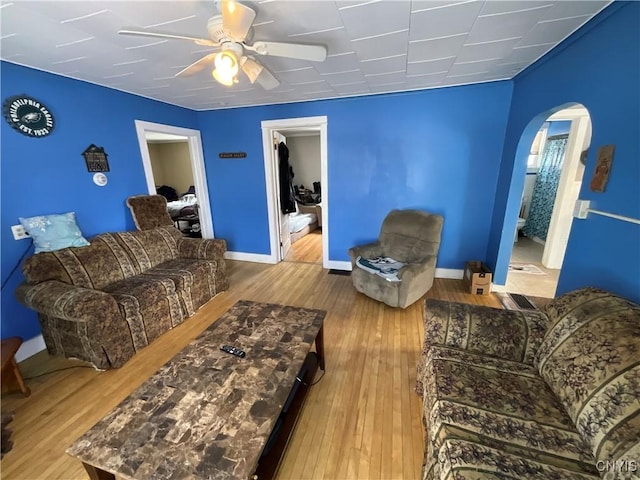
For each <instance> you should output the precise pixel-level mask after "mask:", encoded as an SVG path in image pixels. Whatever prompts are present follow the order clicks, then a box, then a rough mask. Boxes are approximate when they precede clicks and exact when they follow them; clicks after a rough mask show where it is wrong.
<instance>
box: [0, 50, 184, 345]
mask: <svg viewBox="0 0 640 480" xmlns="http://www.w3.org/2000/svg"><path fill="white" fill-rule="evenodd" d="M0 67H1V68H2V77H1V85H0V86H1V90H2V100H3V101H4V99H5V98H7V97H8V96H11V95H17V94H21V93H24V94H27V95H30V96H32V97H35V98H36V99H38V100H40V101H42V102H43V103H44V104H45V105H47V107H49V110H50V111H51V112H52V113H53V114H54V116H55V120H56V125H55V128H54V130H53V133H52V134H51V135H49V136H47V137H45V138H30V137H26V136H24V135H22V134H20V133H18V132H17V131H15V130H13V129H12V128H11V127H9V126H8V125H7V123H6V122H5V121H4V120H2V122H0V123H2V127H1V128H2V130H1V133H2V146H1V150H0V153H1V158H2V164H1V166H2V178H1V186H2V192H1V197H0V199H1V203H2V205H1V212H2V218H1V227H0V241H1V242H2V281H3V282H4V281H5V279H6V278H7V276H8V275H9V272H10V270H11V269H12V268H13V267H14V265H15V264H16V262H17V261H18V259H19V258H20V256H21V255H22V253H23V252H24V251H25V249H26V248H27V246H28V245H29V241H28V240H21V241H15V240H14V239H13V236H12V234H11V225H15V224H17V223H19V222H18V217H29V216H34V215H44V214H48V213H63V212H68V211H75V212H76V216H77V220H78V224H79V226H80V228H81V230H82V231H83V233H84V234H85V235H86V236H92V235H95V234H97V233H101V232H105V231H115V230H124V229H126V228H133V221H132V220H131V216H130V214H129V210H128V209H127V207H126V205H125V200H126V198H127V197H128V196H130V195H135V194H140V193H146V192H147V186H146V181H145V177H144V171H143V168H142V160H141V157H140V150H139V147H138V140H137V137H136V131H135V127H134V120H146V121H151V122H156V123H166V124H171V125H176V126H182V127H187V128H196V115H195V112H193V111H191V110H187V109H183V108H179V107H174V106H170V105H167V104H164V103H160V102H156V101H152V100H148V99H145V98H142V97H138V96H135V95H129V94H126V93H122V92H118V91H115V90H111V89H108V88H104V87H99V86H96V85H92V84H89V83H85V82H79V81H75V80H71V79H68V78H64V77H60V76H57V75H51V74H48V73H44V72H41V71H38V70H33V69H29V68H24V67H20V66H17V65H14V64H10V63H6V62H2V63H1V65H0ZM92 143H93V144H95V145H98V146H101V147H104V148H105V150H106V152H107V153H108V154H109V157H108V160H109V165H110V167H111V172H109V173H107V176H108V178H109V183H108V184H107V185H106V186H105V187H98V186H96V185H95V184H94V183H93V181H92V176H93V174H91V173H89V172H87V168H86V165H85V162H84V158H83V157H82V152H83V151H84V150H85V149H86V148H87V147H88V146H89V145H90V144H92ZM30 253H31V252H30ZM21 281H22V274H21V273H20V271H19V270H18V271H17V272H16V273H15V274H14V275H13V276H12V277H11V279H10V280H9V282H8V284H7V285H6V287H5V289H4V290H3V291H2V307H1V308H2V325H1V328H2V330H1V333H2V338H6V337H9V336H13V335H19V336H22V337H23V338H24V339H28V338H31V337H34V336H36V335H38V334H39V333H40V327H39V325H38V321H37V318H36V314H35V312H33V311H32V310H29V309H27V308H25V307H23V306H22V305H20V304H19V303H18V302H17V301H16V300H15V298H14V294H13V292H14V290H15V288H16V286H17V285H18V283H19V282H21Z"/></svg>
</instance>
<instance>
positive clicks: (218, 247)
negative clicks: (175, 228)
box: [178, 237, 227, 260]
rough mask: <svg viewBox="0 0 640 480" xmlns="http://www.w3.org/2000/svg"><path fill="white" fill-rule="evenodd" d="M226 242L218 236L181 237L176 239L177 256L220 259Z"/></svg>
mask: <svg viewBox="0 0 640 480" xmlns="http://www.w3.org/2000/svg"><path fill="white" fill-rule="evenodd" d="M226 251H227V242H226V241H225V240H221V239H219V238H215V239H214V238H186V237H184V238H181V239H180V240H178V256H179V257H180V258H194V259H198V260H222V259H223V258H224V252H226Z"/></svg>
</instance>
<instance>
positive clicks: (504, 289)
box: [491, 283, 507, 293]
mask: <svg viewBox="0 0 640 480" xmlns="http://www.w3.org/2000/svg"><path fill="white" fill-rule="evenodd" d="M491 291H492V292H497V293H507V286H506V285H496V284H495V283H493V284H491Z"/></svg>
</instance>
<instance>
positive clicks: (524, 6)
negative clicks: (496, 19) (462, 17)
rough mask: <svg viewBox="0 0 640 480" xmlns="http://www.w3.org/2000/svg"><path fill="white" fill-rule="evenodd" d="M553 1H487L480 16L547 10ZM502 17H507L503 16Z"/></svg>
mask: <svg viewBox="0 0 640 480" xmlns="http://www.w3.org/2000/svg"><path fill="white" fill-rule="evenodd" d="M554 3H557V2H556V1H554V0H550V1H545V0H534V1H527V0H503V1H489V2H486V3H485V4H484V6H483V7H482V11H481V12H480V16H488V15H497V16H502V15H505V14H509V13H512V12H525V11H535V10H545V11H548V10H549V9H550V8H551V7H552V6H553V4H554ZM504 18H508V17H507V16H505V17H504Z"/></svg>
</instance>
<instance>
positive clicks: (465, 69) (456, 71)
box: [447, 60, 496, 77]
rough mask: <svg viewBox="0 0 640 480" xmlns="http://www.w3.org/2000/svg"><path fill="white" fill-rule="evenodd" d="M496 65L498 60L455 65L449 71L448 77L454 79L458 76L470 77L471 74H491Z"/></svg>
mask: <svg viewBox="0 0 640 480" xmlns="http://www.w3.org/2000/svg"><path fill="white" fill-rule="evenodd" d="M495 63H496V60H490V61H488V62H473V63H454V64H453V65H452V66H451V68H450V69H449V74H448V75H447V76H448V77H454V76H457V75H468V74H470V73H477V72H489V71H491V68H492V67H493V65H494V64H495Z"/></svg>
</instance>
